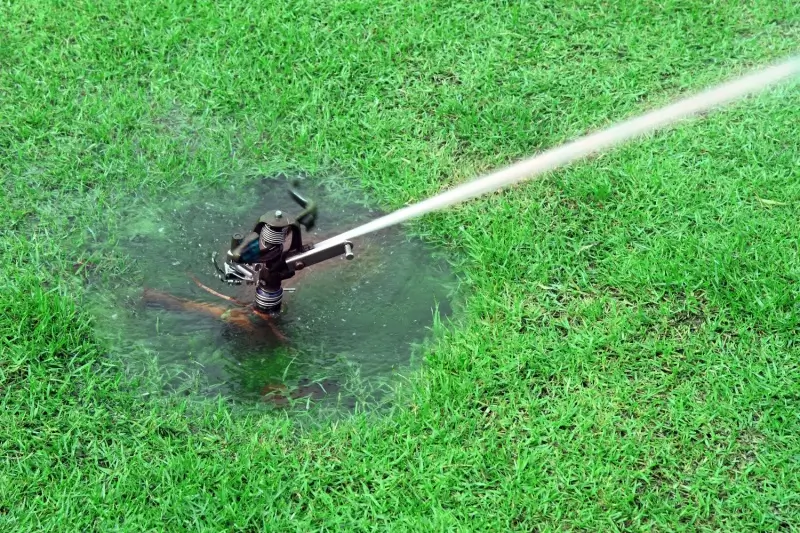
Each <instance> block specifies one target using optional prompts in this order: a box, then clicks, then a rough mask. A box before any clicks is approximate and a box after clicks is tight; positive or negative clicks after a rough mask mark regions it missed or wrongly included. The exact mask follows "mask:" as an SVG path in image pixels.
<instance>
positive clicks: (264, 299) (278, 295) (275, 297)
mask: <svg viewBox="0 0 800 533" xmlns="http://www.w3.org/2000/svg"><path fill="white" fill-rule="evenodd" d="M282 300H283V289H279V290H277V291H275V292H267V291H265V290H264V289H262V288H261V287H258V288H257V289H256V307H258V308H259V309H260V310H262V311H274V310H275V309H277V308H278V307H280V305H281V301H282Z"/></svg>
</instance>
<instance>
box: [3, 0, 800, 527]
mask: <svg viewBox="0 0 800 533" xmlns="http://www.w3.org/2000/svg"><path fill="white" fill-rule="evenodd" d="M799 36H800V12H799V11H798V8H797V7H796V6H795V5H794V4H793V3H791V2H762V3H752V4H746V5H742V4H741V3H740V2H694V1H682V2H667V3H656V2H639V3H637V4H636V6H635V7H622V5H621V4H615V3H612V4H608V3H592V2H566V3H559V4H554V3H546V2H531V3H527V2H524V3H514V4H513V5H512V4H506V3H503V2H473V3H458V4H454V3H448V2H403V3H400V2H390V3H386V2H383V3H378V2H338V1H330V2H329V1H315V2H274V3H270V4H264V5H261V6H256V5H254V4H253V3H246V2H244V3H243V2H229V3H227V4H225V5H224V6H217V5H213V4H207V5H202V6H197V5H194V4H192V3H179V2H162V3H158V4H155V3H148V2H134V3H125V4H122V3H116V2H106V3H102V4H92V3H87V2H72V3H56V2H32V1H31V2H13V3H8V2H6V3H3V4H1V5H0V66H1V67H2V68H0V117H2V120H0V179H2V184H3V187H2V193H0V194H2V201H0V219H2V220H3V221H4V223H3V228H2V234H1V235H2V236H1V237H0V289H2V290H0V350H1V351H2V355H0V397H1V398H2V400H0V401H2V410H0V428H2V429H0V454H1V456H2V468H0V525H1V526H2V528H3V530H4V531H10V530H21V531H22V530H24V531H28V530H90V529H97V530H109V529H122V530H132V531H139V530H164V529H170V530H184V529H202V530H214V531H230V530H249V531H252V530H259V529H265V530H270V529H271V530H290V529H298V530H308V529H334V528H339V529H392V530H413V531H419V530H445V529H457V530H462V529H476V530H498V529H518V530H526V531H529V530H535V529H543V530H547V529H588V530H601V529H602V530H605V529H623V528H629V529H645V528H647V529H656V530H676V529H686V530H698V529H724V530H732V531H741V530H767V529H792V528H796V527H798V526H799V525H800V519H799V517H798V508H800V507H799V505H800V461H798V452H797V450H798V449H800V438H799V437H798V435H799V434H800V420H798V417H797V405H798V402H799V401H800V388H798V383H799V382H800V364H798V360H800V359H799V358H798V356H800V349H799V348H798V345H797V342H796V337H797V333H798V316H799V314H800V307H798V300H797V298H798V289H797V287H798V285H797V281H798V275H800V271H799V270H798V264H800V263H798V239H797V231H796V221H797V219H798V214H800V213H799V210H800V180H798V171H797V168H798V163H799V162H800V151H798V145H797V142H796V139H797V138H798V124H800V93H798V90H797V86H796V84H795V85H794V86H786V87H784V88H781V89H778V90H776V91H774V92H772V93H770V94H769V95H765V96H762V97H759V98H757V99H753V100H750V101H748V102H747V103H744V104H742V105H738V106H736V107H734V108H732V109H730V110H728V111H726V112H724V113H721V114H715V115H712V116H711V117H709V118H708V119H707V120H706V121H704V122H702V123H694V124H690V125H687V126H685V127H681V128H679V129H677V130H675V131H672V132H670V133H666V134H663V135H658V136H656V137H654V138H651V139H648V140H646V141H644V142H641V143H637V144H635V145H631V146H629V147H626V148H624V149H622V150H619V151H617V152H615V153H613V154H609V155H606V156H603V157H599V158H597V159H595V160H593V161H592V162H590V163H587V164H582V165H577V166H575V167H574V168H572V169H570V170H568V171H565V172H559V173H557V174H555V175H553V176H550V177H548V178H547V179H544V180H541V181H539V182H536V183H532V184H529V185H525V186H524V187H519V188H517V189H515V190H513V191H508V192H505V193H502V194H495V195H491V196H490V197H487V198H485V199H481V200H479V201H476V202H472V203H470V204H468V205H464V206H461V207H459V208H457V209H453V210H450V211H448V212H446V213H440V214H436V215H432V216H430V217H427V218H426V219H424V220H421V221H419V222H418V223H415V224H414V226H413V227H414V230H415V231H416V232H417V233H418V234H421V235H423V236H424V237H425V238H426V239H427V240H428V241H429V242H431V243H432V244H435V245H437V246H438V247H440V248H441V249H444V250H447V251H448V252H449V253H451V257H452V260H453V262H454V263H455V266H456V268H457V269H458V272H459V275H460V277H461V280H462V283H461V293H462V294H463V296H464V298H465V300H466V301H465V303H464V306H463V310H462V311H461V316H462V320H461V321H460V322H459V323H458V324H456V325H450V324H443V325H441V327H438V328H437V330H438V331H437V335H436V342H435V344H434V345H433V346H431V347H429V348H428V350H427V353H426V361H427V364H426V367H425V368H424V370H422V371H420V372H419V373H418V374H416V375H415V376H414V377H413V378H412V379H410V380H408V382H407V383H406V384H405V385H404V386H403V387H402V388H399V390H398V392H397V394H398V398H399V399H400V402H399V404H398V405H397V406H396V407H394V408H393V409H392V412H391V413H389V414H385V415H383V416H374V415H370V414H368V413H363V414H359V415H357V416H354V417H352V418H350V419H348V420H346V421H338V422H335V423H325V422H316V423H315V422H314V421H313V420H312V419H306V420H303V419H302V418H291V417H289V416H288V415H287V414H285V413H283V414H281V413H277V414H263V413H261V414H247V413H238V412H235V411H234V410H232V408H231V406H230V405H228V404H227V403H226V402H225V401H223V400H220V401H216V402H213V401H209V400H201V399H197V398H194V397H193V396H187V397H178V396H174V395H173V396H169V397H154V396H155V395H152V394H147V391H148V390H149V389H148V386H149V385H148V384H149V383H150V380H151V379H152V378H153V376H150V375H148V374H147V373H145V372H142V373H141V374H140V375H138V376H137V375H130V374H126V373H125V372H124V370H123V367H122V366H120V365H118V364H116V363H115V362H114V361H113V360H111V359H109V358H108V357H107V356H106V354H107V351H108V350H107V347H106V346H104V345H103V343H102V342H100V341H99V339H98V338H97V337H96V336H95V334H94V329H93V327H92V324H91V318H90V316H89V314H88V313H87V311H86V309H85V308H84V307H83V301H84V278H83V275H82V274H81V275H76V274H74V272H75V270H76V267H75V264H76V263H77V262H86V261H90V262H91V263H92V264H93V265H95V266H94V267H93V268H94V270H95V271H96V274H95V275H104V273H105V274H109V275H110V274H114V275H119V274H120V273H121V272H124V271H125V269H126V268H127V266H126V263H125V261H124V258H125V250H124V246H120V249H119V250H118V253H115V254H105V253H100V250H99V249H94V251H93V248H92V243H93V242H95V241H96V239H97V237H96V236H97V235H98V234H119V233H120V232H121V230H122V229H124V228H120V225H121V224H124V222H125V219H123V218H122V217H121V216H120V215H119V213H120V212H122V211H123V208H128V207H130V206H131V204H132V203H135V198H136V196H137V194H141V195H143V196H147V197H148V198H150V197H152V196H154V195H163V196H164V197H165V198H176V197H179V196H181V195H183V194H186V193H187V192H188V191H191V192H196V191H197V190H198V189H199V188H202V187H218V186H220V185H225V184H227V183H228V182H230V181H236V180H246V179H251V178H252V179H255V178H256V177H258V176H262V175H270V174H273V173H275V172H278V171H287V172H304V173H307V174H308V175H309V176H312V177H313V176H327V177H328V178H326V179H331V180H353V181H355V182H357V183H359V184H361V185H363V186H365V187H367V188H368V190H369V191H370V194H371V195H372V196H373V198H375V199H377V201H379V202H380V204H381V205H382V206H383V207H384V208H386V209H391V208H395V207H399V206H402V205H403V204H405V203H407V202H409V201H415V200H419V199H422V198H424V197H426V196H428V195H430V194H433V193H435V192H437V191H439V190H441V189H442V188H445V187H447V186H448V185H450V184H452V183H455V182H458V181H460V180H464V179H468V178H470V177H473V176H474V175H475V174H476V173H478V172H480V171H481V170H485V169H488V168H491V167H494V166H497V165H499V164H503V163H506V162H509V161H511V160H514V159H516V158H519V157H522V156H525V155H529V154H530V153H531V152H534V151H536V150H538V149H541V148H543V147H547V146H550V145H552V144H555V143H557V142H559V141H561V140H564V139H567V138H570V137H572V136H574V135H577V134H579V133H581V132H583V131H585V130H587V129H591V128H596V127H599V126H601V125H603V124H605V123H607V122H608V121H610V120H614V119H617V118H621V117H624V116H627V115H629V114H630V113H633V112H635V111H637V110H640V109H644V108H646V107H648V106H650V105H655V104H656V103H660V102H663V101H665V100H666V99H668V98H669V97H670V96H672V95H674V94H677V93H679V92H682V91H685V90H689V89H692V88H697V87H701V86H703V85H705V84H706V83H709V82H711V81H713V80H717V79H719V78H720V77H723V76H728V75H732V74H735V73H737V72H740V71H742V70H744V69H746V68H748V67H749V66H752V65H754V64H757V63H760V62H762V61H767V60H770V59H773V58H777V57H781V56H783V55H785V54H787V53H788V52H790V51H792V48H793V47H796V46H797V42H798V37H799ZM316 179H320V178H316ZM143 391H144V392H143ZM305 422H307V424H305ZM300 424H304V428H303V429H302V430H300V429H298V426H299V425H300Z"/></svg>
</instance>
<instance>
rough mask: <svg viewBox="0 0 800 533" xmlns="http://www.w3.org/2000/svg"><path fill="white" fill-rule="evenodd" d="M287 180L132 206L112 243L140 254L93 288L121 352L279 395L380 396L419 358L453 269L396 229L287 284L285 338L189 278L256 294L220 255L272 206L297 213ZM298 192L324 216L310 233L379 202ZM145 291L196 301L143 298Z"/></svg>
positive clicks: (224, 389) (364, 217)
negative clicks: (248, 321) (238, 315)
mask: <svg viewBox="0 0 800 533" xmlns="http://www.w3.org/2000/svg"><path fill="white" fill-rule="evenodd" d="M287 187H288V183H287V181H286V180H285V179H283V178H275V179H264V180H259V181H258V182H256V183H253V184H250V185H247V186H245V187H240V186H237V187H235V188H225V189H221V190H205V191H202V192H199V193H198V194H197V195H192V197H186V196H183V197H180V198H174V199H173V198H169V199H163V200H162V201H159V202H148V203H147V205H146V206H145V207H138V208H137V209H136V210H135V212H132V213H131V214H130V216H128V217H126V218H125V219H126V221H127V222H126V224H125V226H124V228H123V229H122V231H120V233H119V235H118V236H117V237H118V238H117V239H116V246H117V247H118V249H119V247H121V248H122V249H123V253H125V254H126V255H127V256H128V257H129V258H130V261H131V263H130V268H129V269H128V270H127V271H126V273H125V274H123V275H119V276H116V277H111V278H109V279H105V280H104V281H103V282H101V283H96V284H95V285H94V287H93V288H94V289H95V290H94V291H93V294H94V296H95V298H94V301H95V305H94V308H95V311H96V312H95V314H96V315H97V318H98V329H99V331H100V332H101V334H102V335H103V336H105V337H106V338H107V339H108V340H109V341H110V343H111V345H112V346H113V347H114V350H115V352H117V354H118V355H120V356H122V357H124V358H127V359H128V360H129V361H130V362H131V364H136V362H139V363H140V364H144V363H145V362H146V361H147V360H155V361H156V362H157V364H158V366H159V367H160V368H171V369H173V371H176V372H177V373H179V374H181V375H189V374H194V375H196V376H197V377H198V378H199V383H201V385H200V386H199V389H200V392H201V393H205V394H223V395H225V396H227V397H229V398H231V399H234V400H241V401H246V402H248V401H253V400H265V401H267V402H269V403H270V404H273V405H278V406H283V405H286V404H289V403H291V400H300V401H301V402H302V401H305V400H307V399H308V400H313V401H322V400H326V401H327V400H331V401H332V400H333V399H336V400H337V401H338V402H339V403H340V404H343V405H347V404H352V403H354V402H355V401H363V400H364V398H367V397H371V398H374V399H377V398H379V397H380V396H381V394H380V390H381V387H382V385H384V384H385V383H387V380H388V381H390V379H391V376H392V375H393V374H395V373H396V372H398V371H404V370H406V369H408V368H409V367H410V366H413V365H414V364H416V363H415V361H414V359H415V358H414V357H412V355H413V353H414V348H413V347H414V346H415V345H418V344H420V343H423V342H424V341H425V339H426V338H427V337H428V336H429V334H430V331H429V328H430V326H431V325H432V324H433V318H434V313H437V312H438V314H439V315H440V316H447V315H449V314H450V312H451V310H450V306H449V304H448V299H449V297H450V290H451V288H452V282H453V277H452V276H451V273H450V271H449V269H448V266H447V262H446V261H445V260H443V259H441V258H435V257H434V255H435V254H434V253H433V251H432V250H430V249H429V248H428V247H426V246H425V245H424V244H423V243H422V242H420V241H418V240H415V239H411V238H408V237H407V236H406V235H405V234H404V233H403V232H402V231H401V230H400V229H397V228H393V229H388V230H384V231H382V232H380V233H376V234H373V235H368V236H365V237H362V238H359V239H357V240H355V241H354V245H355V250H354V251H355V254H356V255H355V259H354V260H352V261H346V260H344V259H343V258H336V259H332V260H329V261H327V262H324V263H321V264H318V265H315V266H313V267H311V268H309V269H307V270H305V271H302V272H300V273H298V275H297V276H296V277H295V278H293V279H291V280H288V281H287V282H286V284H285V287H295V288H296V292H294V293H287V294H286V295H285V297H284V307H285V308H284V311H283V313H282V315H281V316H280V317H278V319H277V320H276V321H275V323H274V325H275V326H276V327H277V328H278V330H279V331H280V332H282V334H283V335H285V337H286V340H287V341H286V342H285V343H282V342H280V340H278V339H277V338H276V337H275V335H274V334H273V333H272V332H271V330H270V329H269V328H266V327H258V328H257V329H256V330H255V331H246V330H242V329H241V328H238V327H236V326H234V325H231V324H229V323H226V322H225V321H223V320H220V319H218V318H215V317H214V314H215V313H219V312H220V311H224V310H226V309H230V308H235V307H236V306H234V305H233V304H231V303H229V302H226V301H225V300H223V299H221V298H218V297H216V296H214V295H211V294H209V293H208V292H206V291H204V290H203V289H202V288H200V287H199V286H198V285H197V284H196V283H195V282H194V281H192V279H191V278H190V276H195V277H196V278H197V279H198V280H199V281H200V282H202V283H203V284H205V285H207V286H208V287H210V288H212V289H214V290H216V291H219V292H221V293H224V294H225V295H227V296H230V297H234V298H237V299H239V300H241V301H246V302H250V301H252V294H253V290H254V289H253V288H252V287H233V288H231V287H228V286H227V285H224V284H223V283H221V282H220V281H219V280H217V278H216V277H215V273H214V270H213V268H212V265H211V262H210V256H211V253H212V252H213V251H216V252H218V253H219V254H220V255H221V256H223V257H224V253H225V251H226V250H227V247H228V244H229V241H230V236H231V234H232V233H233V232H237V231H238V232H247V231H249V230H250V229H251V228H252V225H253V224H254V223H255V221H256V220H257V219H258V217H260V216H261V215H263V214H264V213H266V212H268V211H272V210H275V209H280V210H282V211H284V212H287V213H289V214H290V215H295V214H297V212H298V211H299V208H298V207H297V206H296V205H294V204H293V202H292V201H291V199H290V198H289V196H288V192H287ZM302 190H303V192H304V193H306V194H307V195H308V196H309V197H311V198H313V199H314V200H316V201H317V203H318V204H319V206H320V214H319V218H318V223H317V226H316V227H315V228H314V230H313V231H312V232H310V233H309V234H307V235H306V236H305V238H306V240H308V241H311V242H319V241H321V240H323V239H325V238H327V237H331V236H334V235H336V234H338V233H340V232H341V231H344V230H346V229H350V228H353V227H355V226H357V225H359V224H361V223H363V222H365V221H368V220H370V219H372V218H376V217H378V216H380V215H381V214H382V213H377V212H374V211H372V210H370V209H369V208H367V207H365V206H364V205H363V203H362V202H359V201H356V200H355V199H354V198H355V195H354V194H353V193H346V192H342V191H332V190H331V189H330V188H329V187H323V186H312V185H310V184H308V183H304V184H303V185H302ZM145 290H150V291H154V294H157V295H168V296H170V297H175V298H179V299H183V300H186V301H190V302H193V304H192V305H196V306H199V307H197V308H196V309H195V308H193V309H191V310H187V309H185V308H183V309H182V308H180V307H176V306H174V305H172V306H170V305H160V302H159V301H156V302H155V303H154V302H153V298H149V299H147V302H146V301H145V298H143V296H144V291H145ZM164 298H167V297H166V296H165V297H164ZM155 300H158V298H155ZM437 309H438V310H437ZM176 380H177V381H180V379H179V378H175V380H173V385H175V381H176Z"/></svg>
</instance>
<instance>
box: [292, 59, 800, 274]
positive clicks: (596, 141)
mask: <svg viewBox="0 0 800 533" xmlns="http://www.w3.org/2000/svg"><path fill="white" fill-rule="evenodd" d="M798 74H800V56H795V57H792V58H790V59H788V60H786V61H784V62H782V63H779V64H777V65H774V66H771V67H768V68H764V69H761V70H758V71H755V72H753V73H751V74H748V75H746V76H743V77H741V78H738V79H736V80H733V81H729V82H726V83H723V84H720V85H717V86H715V87H712V88H711V89H708V90H706V91H704V92H701V93H699V94H696V95H694V96H690V97H688V98H685V99H682V100H679V101H677V102H675V103H673V104H670V105H667V106H665V107H662V108H660V109H656V110H654V111H650V112H648V113H645V114H643V115H640V116H638V117H634V118H632V119H629V120H626V121H623V122H621V123H618V124H616V125H614V126H611V127H609V128H607V129H605V130H602V131H599V132H596V133H592V134H589V135H586V136H584V137H581V138H579V139H577V140H574V141H571V142H568V143H566V144H562V145H560V146H557V147H555V148H551V149H550V150H548V151H546V152H544V153H541V154H539V155H536V156H534V157H531V158H529V159H525V160H523V161H520V162H518V163H515V164H513V165H511V166H509V167H506V168H504V169H502V170H499V171H496V172H493V173H491V174H488V175H486V176H483V177H481V178H478V179H475V180H474V181H470V182H468V183H465V184H463V185H460V186H458V187H455V188H453V189H451V190H449V191H445V192H444V193H442V194H438V195H436V196H433V197H431V198H428V199H427V200H423V201H421V202H419V203H416V204H413V205H410V206H408V207H404V208H403V209H399V210H397V211H395V212H393V213H390V214H388V215H386V216H384V217H381V218H379V219H376V220H373V221H371V222H368V223H366V224H364V225H362V226H359V227H357V228H354V229H351V230H349V231H346V232H344V233H342V234H340V235H337V236H336V237H332V238H330V239H327V240H325V241H322V242H320V243H319V244H317V245H316V246H315V247H314V248H315V250H319V249H321V248H328V247H330V246H335V245H337V244H340V243H342V242H343V241H346V240H350V239H353V238H355V237H360V236H362V235H366V234H368V233H372V232H375V231H378V230H381V229H384V228H387V227H389V226H393V225H395V224H400V223H401V222H405V221H407V220H409V219H412V218H416V217H419V216H422V215H425V214H427V213H431V212H433V211H438V210H440V209H444V208H445V207H449V206H451V205H454V204H457V203H460V202H463V201H465V200H469V199H472V198H475V197H477V196H481V195H483V194H486V193H489V192H492V191H496V190H498V189H501V188H503V187H506V186H508V185H511V184H514V183H517V182H520V181H524V180H527V179H531V178H533V177H536V176H539V175H541V174H544V173H545V172H548V171H550V170H554V169H556V168H559V167H562V166H565V165H568V164H569V163H572V162H574V161H577V160H579V159H583V158H585V157H587V156H589V155H591V154H595V153H597V152H600V151H602V150H606V149H609V148H612V147H614V146H618V145H620V144H623V143H625V142H627V141H629V140H631V139H634V138H636V137H639V136H642V135H644V134H647V133H650V132H653V131H655V130H658V129H660V128H663V127H665V126H669V125H671V124H674V123H676V122H678V121H679V120H682V119H684V118H687V117H690V116H693V115H696V114H698V113H703V112H705V111H709V110H711V109H712V108H715V107H718V106H721V105H723V104H726V103H730V102H733V101H735V100H738V99H740V98H743V97H744V96H746V95H748V94H752V93H756V92H760V91H763V90H764V89H766V88H768V87H769V86H771V85H774V84H776V83H778V82H781V81H786V80H788V79H790V78H792V77H794V76H796V75H798ZM306 253H309V252H306ZM304 255H305V254H300V255H298V256H296V257H295V258H293V259H295V260H302V257H303V256H304Z"/></svg>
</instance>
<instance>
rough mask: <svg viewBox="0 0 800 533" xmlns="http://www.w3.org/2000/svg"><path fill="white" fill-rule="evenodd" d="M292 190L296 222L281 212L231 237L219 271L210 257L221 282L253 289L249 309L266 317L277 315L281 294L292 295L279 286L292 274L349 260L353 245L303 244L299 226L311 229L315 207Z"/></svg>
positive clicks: (270, 215) (266, 215) (344, 243)
mask: <svg viewBox="0 0 800 533" xmlns="http://www.w3.org/2000/svg"><path fill="white" fill-rule="evenodd" d="M294 186H296V184H293V187H291V188H290V189H289V194H290V196H291V197H292V199H293V200H294V201H295V202H297V203H298V204H299V205H300V207H301V208H303V211H302V212H301V213H300V214H299V215H298V216H297V218H296V219H292V218H291V217H289V216H287V215H286V213H284V212H283V211H273V212H270V213H267V214H265V215H264V216H262V217H261V218H260V219H259V220H258V222H256V224H255V226H254V227H253V230H252V231H251V232H250V233H248V234H247V235H242V234H240V233H234V234H233V236H232V238H231V244H230V249H229V250H228V252H227V257H226V260H225V263H224V264H223V265H222V267H220V266H219V265H218V264H217V258H216V254H214V255H213V256H212V263H213V264H214V268H216V270H217V273H218V274H219V279H220V280H221V281H223V282H225V283H228V284H229V285H241V284H243V283H244V284H246V285H255V286H256V295H255V301H254V302H253V309H254V311H256V312H258V313H264V314H266V315H269V316H275V315H277V314H279V313H280V311H281V303H282V302H283V293H284V291H294V289H290V288H287V289H284V288H283V286H282V283H283V281H284V280H287V279H289V278H291V277H293V276H294V275H295V272H296V271H298V270H302V269H304V268H307V267H309V266H311V265H315V264H317V263H320V262H322V261H325V260H327V259H332V258H334V257H339V256H341V255H344V257H345V258H346V259H348V260H349V259H353V243H352V242H350V241H348V240H343V241H342V242H340V243H338V244H336V245H334V246H326V247H324V248H315V246H314V244H303V234H302V228H301V226H303V227H304V228H305V229H306V231H309V230H311V229H312V228H313V227H314V223H315V222H316V218H317V206H316V204H315V203H314V202H312V201H309V200H307V199H306V198H304V197H303V196H301V195H300V193H298V192H297V191H296V190H295V188H294Z"/></svg>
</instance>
